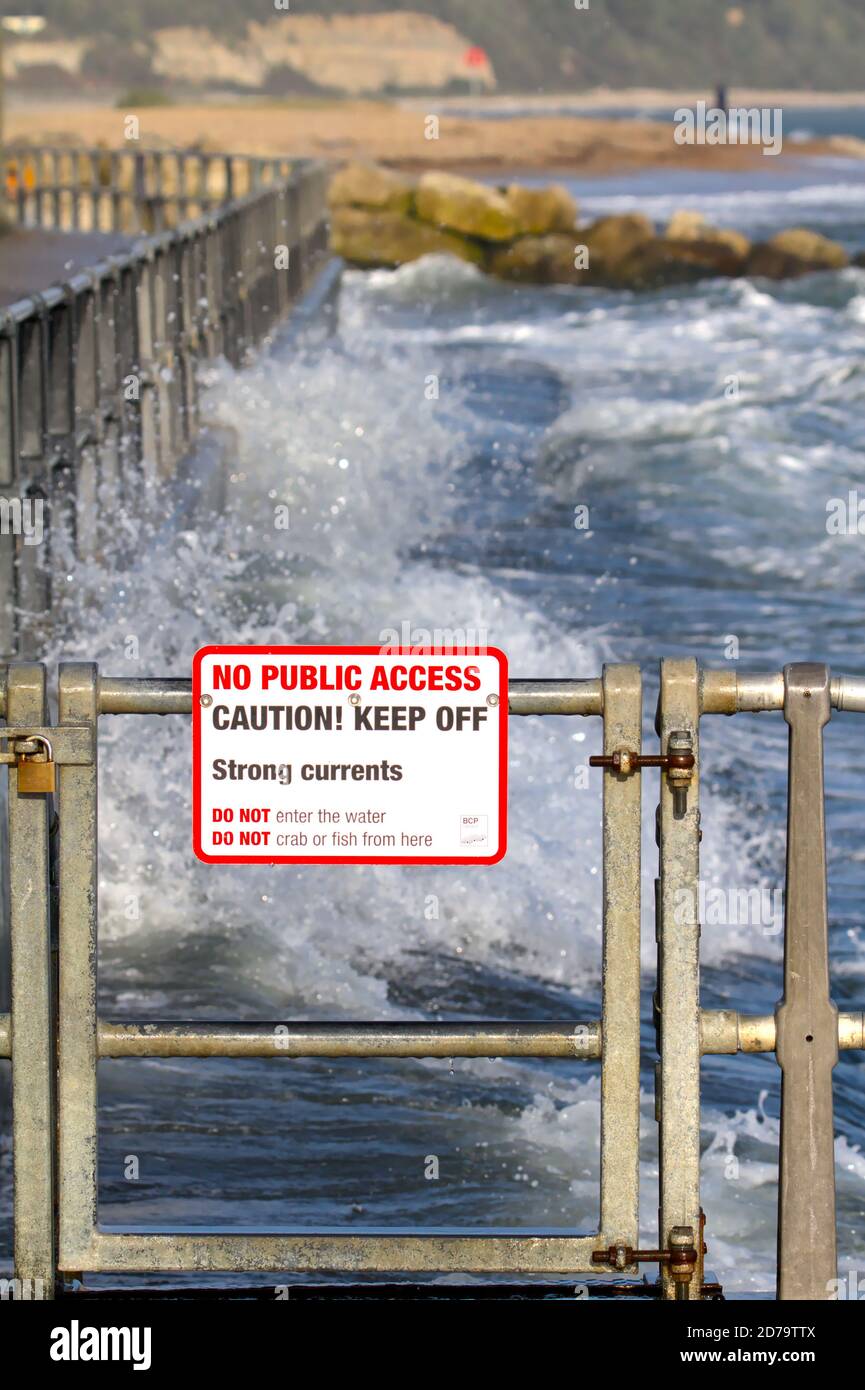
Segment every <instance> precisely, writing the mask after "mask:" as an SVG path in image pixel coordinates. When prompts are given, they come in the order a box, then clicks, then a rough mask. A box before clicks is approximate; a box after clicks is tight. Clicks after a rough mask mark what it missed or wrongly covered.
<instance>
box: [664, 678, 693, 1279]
mask: <svg viewBox="0 0 865 1390" xmlns="http://www.w3.org/2000/svg"><path fill="white" fill-rule="evenodd" d="M698 676H699V673H698V669H697V663H696V661H695V660H693V658H686V659H684V660H668V661H662V663H661V693H660V700H659V704H658V730H657V732H658V736H659V737H660V740H661V753H662V754H665V753H667V752H668V751H669V749H670V743H671V739H673V737H674V735H677V734H678V735H680V736H681V737H680V738H679V739H678V740H677V742H679V743H682V744H684V743H685V742H687V743H688V744H689V746H690V749H691V751H692V752H693V754H694V758H695V766H694V768H693V773H692V776H691V778H690V784H689V785H688V787H687V791H686V793H685V805H684V807H683V806H682V804H681V802H682V791H681V789H680V790H678V791H677V790H676V789H675V787H674V784H672V783H671V781H670V779H669V777H667V776H662V777H661V779H660V780H661V799H660V813H659V821H658V825H659V839H660V879H659V892H658V910H659V922H658V924H657V926H658V1000H659V1004H660V1030H659V1031H660V1058H661V1061H660V1068H659V1079H660V1152H661V1162H660V1185H661V1192H660V1198H661V1205H660V1222H659V1224H660V1240H659V1244H660V1247H661V1248H662V1249H669V1248H670V1244H671V1238H672V1234H673V1230H674V1228H675V1227H687V1228H689V1229H690V1230H691V1231H692V1232H693V1237H692V1239H693V1245H694V1247H695V1248H696V1250H697V1261H696V1264H695V1266H694V1272H693V1276H692V1279H691V1283H690V1287H689V1288H688V1296H689V1298H691V1299H698V1298H699V1297H700V1290H701V1288H702V1284H703V1241H702V1233H701V1229H700V1047H701V1039H700V921H699V906H698V905H699V879H700V849H699V841H700V765H699V724H700V686H699V678H698ZM661 1280H662V1285H663V1291H664V1297H665V1298H669V1299H672V1298H675V1297H676V1285H675V1283H674V1281H673V1279H672V1277H671V1274H670V1270H669V1267H668V1266H664V1265H662V1266H661ZM685 1287H688V1286H687V1285H685Z"/></svg>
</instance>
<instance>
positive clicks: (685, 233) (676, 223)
mask: <svg viewBox="0 0 865 1390" xmlns="http://www.w3.org/2000/svg"><path fill="white" fill-rule="evenodd" d="M708 226H709V224H708V222H707V221H706V219H705V217H704V216H703V214H702V213H701V212H693V211H692V210H691V209H690V208H682V209H680V210H679V211H678V212H674V213H673V216H672V217H671V218H670V220H669V222H668V223H667V230H666V231H665V232H664V236H665V237H670V238H671V239H672V240H673V241H697V240H699V238H700V237H702V235H703V233H704V232H705V231H706V229H707V228H708Z"/></svg>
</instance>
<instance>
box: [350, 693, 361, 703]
mask: <svg viewBox="0 0 865 1390" xmlns="http://www.w3.org/2000/svg"><path fill="white" fill-rule="evenodd" d="M348 703H349V704H350V705H359V704H360V696H359V695H349V697H348Z"/></svg>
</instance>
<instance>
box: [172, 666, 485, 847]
mask: <svg viewBox="0 0 865 1390" xmlns="http://www.w3.org/2000/svg"><path fill="white" fill-rule="evenodd" d="M192 692H193V694H192V731H193V815H194V830H193V846H194V849H195V853H196V854H197V856H198V858H199V859H202V860H204V862H205V863H207V864H495V863H496V862H497V861H498V860H499V859H501V858H502V856H503V855H504V853H505V845H506V809H507V728H508V672H507V660H506V658H505V656H504V655H503V653H502V652H500V651H497V650H495V649H494V648H489V647H487V648H484V649H483V652H482V653H480V654H479V653H477V652H469V651H465V652H460V651H457V652H455V653H454V652H448V653H443V654H431V653H430V651H429V650H428V649H427V650H423V651H417V650H413V649H410V648H401V649H398V650H392V649H384V650H383V649H382V648H380V647H204V648H203V649H202V650H201V651H200V652H197V653H196V656H195V661H194V663H193V680H192Z"/></svg>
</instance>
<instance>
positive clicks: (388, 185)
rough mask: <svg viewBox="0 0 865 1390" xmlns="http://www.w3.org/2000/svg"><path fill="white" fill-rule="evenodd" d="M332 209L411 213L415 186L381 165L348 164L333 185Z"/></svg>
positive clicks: (331, 192) (331, 194) (329, 195)
mask: <svg viewBox="0 0 865 1390" xmlns="http://www.w3.org/2000/svg"><path fill="white" fill-rule="evenodd" d="M328 200H329V202H330V205H331V207H332V208H338V207H358V208H381V209H383V210H386V211H389V212H408V211H409V209H410V208H411V205H412V202H413V200H414V183H413V182H412V180H411V179H407V178H404V177H403V175H402V174H395V173H394V172H393V171H392V170H391V169H384V168H383V167H382V166H381V165H380V164H344V165H343V167H342V168H341V169H338V170H337V171H336V173H335V174H334V176H333V178H332V179H331V181H330V188H329V189H328Z"/></svg>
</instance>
